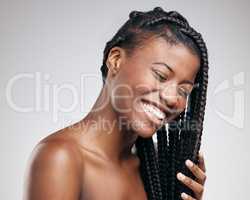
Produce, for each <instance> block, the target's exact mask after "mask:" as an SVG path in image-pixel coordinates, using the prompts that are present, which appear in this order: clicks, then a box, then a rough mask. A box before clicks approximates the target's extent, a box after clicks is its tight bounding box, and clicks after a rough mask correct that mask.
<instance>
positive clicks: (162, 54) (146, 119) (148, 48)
mask: <svg viewBox="0 0 250 200" xmlns="http://www.w3.org/2000/svg"><path fill="white" fill-rule="evenodd" d="M199 65H200V63H199V58H198V57H197V55H194V54H192V53H191V51H190V50H189V49H188V48H187V47H185V46H183V45H182V44H177V45H170V44H169V43H167V42H166V41H165V40H164V39H163V38H154V39H151V40H148V41H147V42H146V44H145V45H144V46H143V47H140V48H137V49H135V50H134V51H133V53H132V55H131V56H129V57H128V56H126V53H125V51H124V50H123V49H121V48H119V47H114V48H113V49H111V51H110V53H109V56H108V59H107V66H109V72H108V76H107V80H108V81H107V82H108V84H107V87H108V91H109V95H110V99H111V103H112V107H113V108H114V111H115V112H116V114H117V116H118V118H119V122H120V123H121V125H122V126H121V127H126V128H130V129H132V130H133V131H135V132H136V133H137V134H138V135H140V136H141V137H151V136H152V135H153V134H154V133H155V132H156V131H157V129H159V128H160V127H161V126H162V125H163V124H164V123H167V122H168V121H170V120H172V119H174V118H176V117H177V116H178V115H179V114H180V113H181V112H182V111H183V110H184V109H185V106H186V101H187V95H188V94H189V93H190V92H191V91H192V89H194V87H195V86H194V85H193V83H194V80H195V77H196V74H197V72H198V70H199Z"/></svg>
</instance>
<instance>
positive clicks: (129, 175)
mask: <svg viewBox="0 0 250 200" xmlns="http://www.w3.org/2000/svg"><path fill="white" fill-rule="evenodd" d="M82 180H83V185H82V195H81V199H80V200H103V199H108V200H146V199H147V197H146V193H145V190H144V187H143V183H142V180H141V178H140V176H139V171H135V170H128V169H117V168H114V167H110V166H94V167H93V166H92V167H90V166H89V167H85V170H84V174H83V177H82Z"/></svg>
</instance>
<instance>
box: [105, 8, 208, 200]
mask: <svg viewBox="0 0 250 200" xmlns="http://www.w3.org/2000/svg"><path fill="white" fill-rule="evenodd" d="M152 36H154V37H155V36H156V37H162V38H164V39H165V40H166V41H167V42H168V43H169V44H171V45H176V44H179V43H181V44H184V45H185V46H186V47H188V48H189V49H190V51H191V52H192V53H194V54H195V55H197V56H198V57H199V58H200V69H199V72H198V73H197V75H196V78H195V84H196V85H198V87H197V88H195V90H193V91H192V93H191V94H190V96H189V97H188V104H187V107H186V109H185V111H183V112H182V113H181V114H180V115H179V116H178V117H177V118H176V119H175V120H173V121H172V122H170V123H169V124H168V129H167V130H166V127H165V126H163V127H161V128H160V129H159V130H158V131H157V149H155V147H154V143H153V139H152V138H142V137H138V139H137V141H136V144H135V145H136V151H137V155H138V157H139V158H140V162H141V165H140V173H141V177H142V180H143V183H144V187H145V190H146V193H147V196H148V198H149V199H150V200H166V199H167V200H176V199H181V198H180V193H181V192H185V193H187V194H189V195H193V192H192V191H191V190H190V189H188V188H187V187H186V186H184V185H182V184H181V183H180V182H179V181H178V180H177V179H176V173H177V172H182V173H184V174H185V175H187V176H189V177H191V178H194V175H193V174H191V172H190V171H189V170H188V169H187V168H186V166H185V164H184V162H185V160H186V159H190V160H192V161H193V162H194V163H198V151H199V149H200V144H201V136H202V131H203V120H204V114H205V105H206V94H207V83H208V55H207V48H206V44H205V42H204V41H203V39H202V36H201V34H200V33H198V32H197V31H195V30H194V29H193V28H192V27H191V26H190V25H189V23H188V21H187V19H186V18H185V17H183V16H182V15H181V14H180V13H178V12H176V11H170V12H166V11H164V10H163V9H162V8H161V7H156V8H154V9H153V10H150V11H147V12H141V11H132V12H131V13H130V14H129V20H128V21H127V22H126V23H125V24H124V25H123V26H122V27H121V28H120V29H119V30H118V32H117V33H116V34H115V35H114V37H113V38H112V39H111V40H110V41H108V42H107V43H106V46H105V49H104V56H103V65H102V67H101V72H102V77H103V82H104V83H105V79H106V76H107V73H108V68H107V66H106V59H107V57H108V54H109V51H110V49H111V48H113V47H114V46H119V47H122V48H123V49H125V50H126V53H127V54H128V55H131V54H132V53H133V50H134V49H136V48H138V47H139V46H141V45H144V44H146V43H144V42H145V41H146V40H147V39H148V38H150V37H152Z"/></svg>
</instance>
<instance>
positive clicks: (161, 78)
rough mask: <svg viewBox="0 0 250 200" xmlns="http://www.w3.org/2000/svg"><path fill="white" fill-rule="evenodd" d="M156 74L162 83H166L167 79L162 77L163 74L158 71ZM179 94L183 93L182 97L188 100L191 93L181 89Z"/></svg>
mask: <svg viewBox="0 0 250 200" xmlns="http://www.w3.org/2000/svg"><path fill="white" fill-rule="evenodd" d="M154 73H155V75H156V78H157V79H158V80H159V81H160V82H164V81H166V80H167V77H166V76H164V75H162V73H161V72H159V71H157V70H154ZM179 92H180V93H181V95H183V96H184V97H185V98H187V97H188V96H189V95H190V94H191V92H188V91H187V90H185V89H184V88H180V89H179Z"/></svg>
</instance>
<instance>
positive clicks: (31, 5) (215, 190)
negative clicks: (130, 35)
mask: <svg viewBox="0 0 250 200" xmlns="http://www.w3.org/2000/svg"><path fill="white" fill-rule="evenodd" d="M249 4H250V3H249V1H247V0H238V1H236V0H235V1H233V0H227V1H225V0H220V1H215V0H210V1H200V0H189V1H179V0H175V1H131V0H127V1H113V0H112V1H111V0H110V1H95V0H92V1H77V0H71V1H65V0H60V1H59V0H56V1H55V0H54V1H52V0H50V1H48V0H43V1H42V0H40V1H36V0H33V1H31V0H30V1H28V0H22V1H20V0H6V1H5V0H0V70H1V71H0V94H1V101H0V106H1V112H0V115H1V121H0V124H1V132H0V134H1V140H0V158H1V165H0V177H1V178H0V194H1V199H4V200H14V199H16V200H17V199H21V195H22V189H23V188H22V184H23V177H24V171H25V167H26V162H27V160H28V157H29V154H30V152H31V150H32V148H33V147H34V146H35V144H36V143H37V142H38V141H39V140H40V139H41V138H43V137H45V136H46V135H48V134H50V133H52V132H54V131H56V130H58V129H60V128H63V127H64V126H67V125H69V124H71V123H73V122H75V121H77V120H79V119H81V118H82V117H83V116H84V114H85V113H86V112H87V111H88V109H90V106H91V105H92V104H93V103H94V100H95V98H96V97H97V95H98V93H99V91H100V88H101V76H100V72H99V68H100V66H101V63H102V52H103V48H104V46H105V43H106V42H107V41H108V40H109V39H110V38H111V37H112V36H113V34H114V33H115V31H116V30H117V29H118V28H119V27H120V26H121V25H122V24H123V23H124V22H125V20H127V18H128V14H129V12H130V11H131V10H142V11H145V10H149V9H152V8H153V7H155V6H162V7H163V8H164V9H167V10H177V11H179V12H180V13H182V14H183V15H184V16H186V17H187V19H188V20H189V22H190V24H191V25H193V26H194V27H195V28H196V29H197V30H198V31H199V32H201V33H202V34H203V37H204V39H205V41H206V43H207V47H208V50H209V59H210V60H209V61H210V71H209V88H208V101H207V110H206V115H205V122H204V133H203V138H202V139H203V143H202V149H203V152H204V154H205V159H206V166H207V176H208V179H207V182H206V188H205V194H204V199H205V200H208V199H209V200H211V199H221V200H222V199H224V200H234V199H237V200H246V199H249V195H248V189H249V186H250V175H249V171H248V169H249V167H250V165H249V162H250V156H249V155H248V154H249V151H250V145H249V138H250V137H249V133H248V131H249V128H248V125H249V104H248V102H249V88H250V86H249V80H250V78H249V72H250V70H249V64H250V62H249V52H250V47H249V44H250V39H249V35H250V26H249V19H250V16H249V12H248V11H249V8H250V6H249ZM36 72H37V73H40V75H41V76H42V77H44V76H46V75H45V74H49V76H50V77H49V78H48V77H47V79H46V80H43V81H42V83H41V88H42V91H44V88H46V87H47V88H49V93H48V94H49V95H44V94H43V93H41V96H40V98H39V100H40V101H41V105H42V106H41V109H40V111H39V110H37V111H35V110H34V111H31V112H26V113H24V112H20V111H16V110H15V109H13V107H12V106H11V105H10V104H9V103H8V100H7V97H6V91H7V89H6V88H7V86H8V83H9V81H10V80H11V79H12V78H13V77H16V76H17V75H20V74H22V73H29V74H30V75H34V74H35V73H36ZM239 73H240V78H239V77H238V81H237V80H236V82H237V83H238V84H237V83H236V85H235V83H234V82H233V79H234V77H235V76H236V78H237V75H239ZM84 74H85V75H91V74H92V76H91V77H92V78H88V79H87V84H85V85H84V86H87V87H84V88H82V87H81V75H84ZM93 76H95V77H94V78H93ZM224 83H225V84H224ZM65 84H68V85H70V86H71V87H73V88H75V90H74V91H77V95H78V96H77V97H74V96H73V95H72V94H73V93H72V92H70V90H66V89H64V90H61V92H60V93H58V95H56V96H53V95H54V94H53V93H54V92H53V90H52V88H53V87H59V86H60V85H61V86H62V85H64V86H65ZM227 84H228V85H227ZM221 87H222V90H221V91H219V92H216V91H217V90H218V88H221ZM223 87H224V89H223ZM11 91H12V99H13V101H14V102H15V103H16V104H18V105H19V106H32V107H33V108H35V101H36V98H35V97H36V96H35V82H34V79H27V78H26V79H22V80H19V81H17V82H16V84H14V85H13V88H12V90H11ZM80 94H81V95H80ZM80 96H82V99H80ZM54 97H55V98H56V97H57V99H56V101H55V98H54ZM237 97H238V98H237ZM44 98H45V100H44ZM74 99H77V102H76V104H75V105H76V106H75V107H74V108H73V109H72V110H71V111H69V112H59V113H56V114H58V115H55V110H53V105H54V104H53V102H56V103H57V102H59V104H60V105H62V106H64V107H69V106H70V105H72V102H73V100H74ZM46 101H48V105H49V106H50V107H49V108H48V109H47V110H46V108H44V106H43V105H45V104H46V103H45V102H46ZM80 108H83V109H80ZM53 113H54V114H53ZM53 116H54V117H53ZM55 116H57V117H58V118H57V120H55ZM223 116H226V117H223ZM234 116H236V118H233V117H234ZM233 119H236V120H233ZM241 122H243V123H241Z"/></svg>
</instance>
